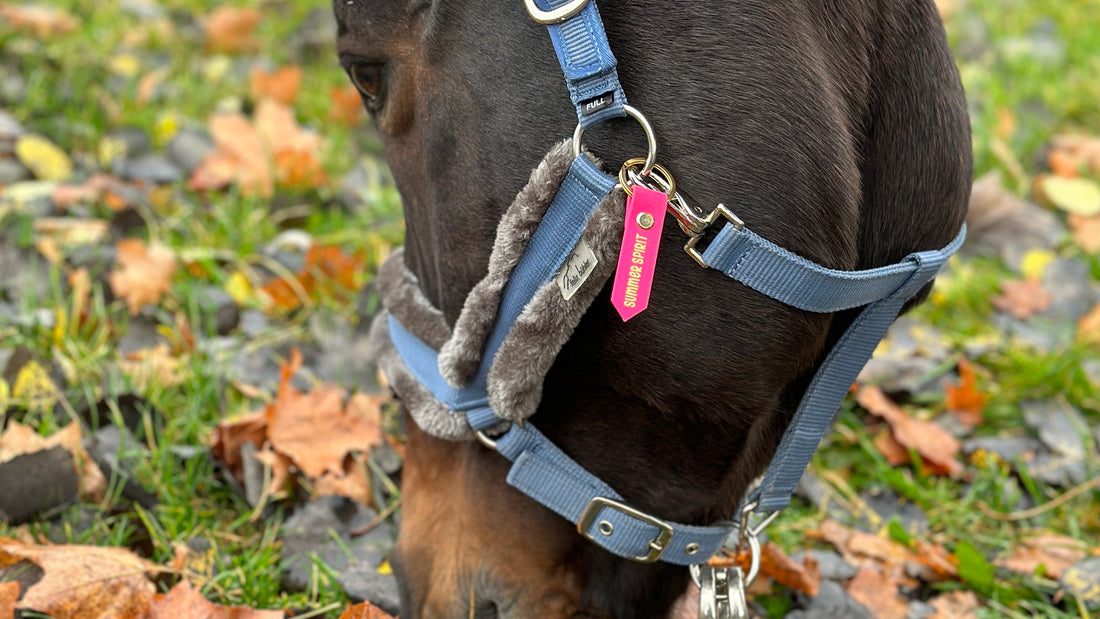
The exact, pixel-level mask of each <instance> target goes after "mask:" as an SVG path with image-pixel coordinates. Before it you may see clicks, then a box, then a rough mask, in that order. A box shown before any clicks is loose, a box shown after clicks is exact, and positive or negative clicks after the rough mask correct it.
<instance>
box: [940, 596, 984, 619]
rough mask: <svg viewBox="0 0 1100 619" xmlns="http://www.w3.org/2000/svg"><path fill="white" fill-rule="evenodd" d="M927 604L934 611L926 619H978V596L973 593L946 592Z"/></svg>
mask: <svg viewBox="0 0 1100 619" xmlns="http://www.w3.org/2000/svg"><path fill="white" fill-rule="evenodd" d="M928 603H929V604H930V605H931V606H932V608H935V609H936V614H934V615H932V616H931V617H929V618H928V619H978V613H977V610H978V596H976V595H974V592H973V591H948V592H947V593H944V594H943V595H941V596H938V597H936V598H933V599H932V600H930V601H929V602H928Z"/></svg>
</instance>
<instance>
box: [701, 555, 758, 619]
mask: <svg viewBox="0 0 1100 619" xmlns="http://www.w3.org/2000/svg"><path fill="white" fill-rule="evenodd" d="M691 568H692V576H695V575H696V573H697V574H698V583H699V619H748V617H749V605H748V602H746V601H745V578H744V574H743V573H742V572H741V568H740V567H732V568H725V567H711V566H709V565H699V566H695V565H693V566H691Z"/></svg>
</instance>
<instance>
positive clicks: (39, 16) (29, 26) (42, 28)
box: [0, 2, 80, 38]
mask: <svg viewBox="0 0 1100 619" xmlns="http://www.w3.org/2000/svg"><path fill="white" fill-rule="evenodd" d="M0 17H3V18H4V19H5V20H6V21H7V22H8V24H9V25H10V26H11V27H12V28H14V29H16V30H26V31H28V32H30V33H32V34H34V35H35V36H38V37H43V38H48V37H52V36H56V35H60V34H68V33H70V32H72V31H73V30H76V28H77V26H79V25H80V23H79V22H78V21H77V20H76V18H75V17H73V16H72V15H70V14H69V13H67V12H65V11H64V10H62V9H59V8H54V7H50V6H44V5H41V4H10V3H7V2H3V3H0Z"/></svg>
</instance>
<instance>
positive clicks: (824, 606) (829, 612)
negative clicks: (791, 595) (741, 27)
mask: <svg viewBox="0 0 1100 619" xmlns="http://www.w3.org/2000/svg"><path fill="white" fill-rule="evenodd" d="M798 598H799V599H800V600H802V601H803V604H802V605H803V609H802V610H796V611H794V612H791V613H788V614H787V619H874V615H872V614H871V612H870V611H868V610H867V608H866V607H865V606H864V605H863V604H860V603H859V602H857V601H856V600H855V598H853V597H852V596H851V595H848V592H847V591H845V590H844V587H842V586H840V585H839V584H837V583H836V582H833V581H831V580H822V581H821V588H820V589H819V590H818V592H817V595H816V596H814V597H813V598H809V599H808V600H807V599H806V598H807V596H805V595H803V594H798Z"/></svg>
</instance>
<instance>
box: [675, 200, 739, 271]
mask: <svg viewBox="0 0 1100 619" xmlns="http://www.w3.org/2000/svg"><path fill="white" fill-rule="evenodd" d="M719 215H721V216H722V217H725V218H726V221H728V222H730V223H731V224H733V225H734V227H735V228H737V229H738V230H741V229H742V228H744V227H745V222H743V221H741V218H740V217H738V216H737V215H734V214H733V211H731V210H729V208H727V207H726V205H725V204H719V205H718V206H716V207H714V210H713V211H711V212H710V215H707V218H706V219H704V220H703V227H702V228H703V229H702V230H700V231H699V232H697V233H694V234H692V235H691V238H689V239H688V242H687V244H686V245H684V251H686V252H687V254H688V255H689V256H691V257H692V258H695V261H696V262H698V263H699V266H701V267H703V268H704V269H706V268H710V267H708V266H707V263H706V262H705V261H704V260H703V254H701V253H699V251H698V250H696V249H695V245H696V243H698V242H699V240H700V239H702V238H703V235H704V234H706V232H707V229H708V228H710V226H711V224H713V223H714V222H715V221H717V220H718V216H719Z"/></svg>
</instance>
